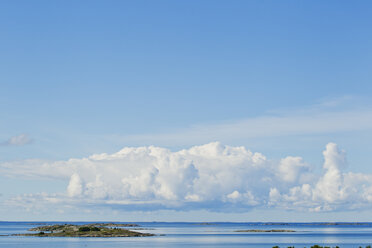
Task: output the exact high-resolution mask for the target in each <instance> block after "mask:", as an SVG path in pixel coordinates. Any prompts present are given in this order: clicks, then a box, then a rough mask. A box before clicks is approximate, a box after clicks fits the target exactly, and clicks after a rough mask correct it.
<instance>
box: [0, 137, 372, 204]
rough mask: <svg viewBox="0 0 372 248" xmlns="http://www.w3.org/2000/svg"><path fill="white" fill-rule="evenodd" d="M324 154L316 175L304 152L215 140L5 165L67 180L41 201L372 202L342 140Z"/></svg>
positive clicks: (0, 168)
mask: <svg viewBox="0 0 372 248" xmlns="http://www.w3.org/2000/svg"><path fill="white" fill-rule="evenodd" d="M323 156H324V164H323V172H320V173H319V172H318V173H317V172H314V171H316V170H314V168H312V167H311V166H310V165H309V164H307V163H306V162H304V161H303V159H302V158H301V157H293V156H289V157H286V158H283V159H281V160H279V161H278V162H275V161H273V160H270V159H268V158H266V157H265V156H264V155H263V154H261V153H256V152H251V151H250V150H248V149H246V148H245V147H232V146H225V145H222V144H221V143H219V142H213V143H209V144H206V145H201V146H194V147H191V148H189V149H184V150H180V151H176V152H172V151H170V150H168V149H165V148H161V147H155V146H149V147H126V148H124V149H122V150H120V151H118V152H116V153H113V154H107V153H102V154H94V155H92V156H90V157H87V158H82V159H70V160H67V161H57V162H46V161H44V162H41V161H35V160H34V161H24V162H23V164H22V163H21V162H18V163H16V164H12V163H6V164H1V165H0V172H2V173H3V174H9V173H13V175H14V174H17V173H18V174H22V175H23V176H31V177H35V176H38V177H47V178H49V177H54V178H60V179H61V180H65V181H66V191H65V192H59V193H56V194H55V195H52V196H50V195H42V194H41V195H40V194H39V195H37V197H38V202H39V203H40V202H41V201H42V200H41V199H42V198H45V199H46V204H52V203H53V204H54V203H55V204H58V203H59V202H61V201H62V202H64V203H69V204H72V205H77V204H97V205H100V206H110V207H113V206H115V208H122V209H135V210H138V209H145V210H153V209H155V208H156V209H162V208H163V209H179V210H184V209H209V210H212V211H213V210H214V211H231V209H239V210H244V211H245V210H249V209H251V208H267V207H270V208H284V209H293V210H301V211H304V210H305V211H329V210H337V209H356V208H363V207H368V206H371V205H372V175H368V174H359V173H352V172H348V173H345V172H343V170H344V169H345V167H346V155H345V152H344V151H342V150H340V149H339V148H338V147H337V145H336V144H333V143H329V144H328V145H327V146H326V149H325V151H324V152H323ZM30 166H32V169H30V168H29V167H30ZM9 168H12V169H11V170H10V169H9ZM23 198H24V199H26V200H27V201H31V200H30V199H29V198H32V195H31V196H27V197H20V198H17V199H13V200H12V201H10V202H13V203H14V202H16V201H22V199H23Z"/></svg>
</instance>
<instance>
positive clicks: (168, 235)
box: [0, 222, 372, 248]
mask: <svg viewBox="0 0 372 248" xmlns="http://www.w3.org/2000/svg"><path fill="white" fill-rule="evenodd" d="M56 223H58V222H43V223H41V224H56ZM71 223H74V224H83V222H71ZM136 223H137V224H139V225H141V228H146V229H149V230H141V231H142V232H149V233H154V234H158V236H154V237H133V238H56V237H54V238H51V237H50V238H48V237H19V236H0V247H4V248H5V247H7V248H8V247H9V248H15V247H20V248H21V247H22V248H23V247H24V248H31V247H32V248H34V247H35V248H36V247H37V248H50V247H53V248H54V247H55V248H62V247H63V248H78V247H79V248H80V247H91V248H98V247H100V248H118V247H154V248H156V247H165V248H168V247H252V248H253V247H254V248H261V247H272V246H274V245H279V246H280V247H287V246H289V245H291V246H293V245H294V246H295V247H305V246H306V247H310V246H311V245H314V244H319V245H328V246H336V245H338V246H340V247H359V246H362V247H365V246H366V245H372V223H363V225H358V226H355V225H337V226H324V225H318V224H312V223H291V224H288V225H279V224H268V223H213V224H212V225H201V224H198V223H163V222H155V223H154V222H136ZM38 225H39V223H37V224H36V223H35V222H33V223H31V222H0V235H8V234H14V233H25V232H27V229H29V228H32V227H35V226H38ZM242 229H291V230H295V231H296V232H294V233H237V232H234V231H235V230H242ZM161 234H164V235H165V236H159V235H161Z"/></svg>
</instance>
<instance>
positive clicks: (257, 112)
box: [0, 0, 372, 221]
mask: <svg viewBox="0 0 372 248" xmlns="http://www.w3.org/2000/svg"><path fill="white" fill-rule="evenodd" d="M371 12H372V3H371V2H370V1H362V0H361V1H333V0H329V1H290V0H285V1H258V0H257V1H254V0H252V1H238V0H236V1H220V0H218V1H215V0H214V1H208V0H205V1H163V0H159V1H141V0H139V1H113V0H108V1H91V0H90V1H84V0H81V1H69V0H67V1H47V0H45V1H42V0H34V1H23V0H17V1H10V0H4V1H1V2H0V37H1V39H0V120H1V121H0V216H1V217H0V221H1V220H17V221H21V220H30V221H32V220H62V221H63V220H88V221H89V220H91V221H95V220H103V221H107V220H113V221H115V220H116V221H372V213H371V212H370V211H368V209H370V208H371V207H372V165H371V159H370V157H369V156H370V154H372V146H371V145H370V141H371V139H372V100H371V97H372V82H371V78H372V70H371V68H372V32H370V27H371V26H372V15H371Z"/></svg>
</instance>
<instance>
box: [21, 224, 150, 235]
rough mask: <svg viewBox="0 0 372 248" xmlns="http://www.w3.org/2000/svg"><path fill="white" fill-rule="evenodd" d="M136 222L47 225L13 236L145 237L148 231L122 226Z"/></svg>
mask: <svg viewBox="0 0 372 248" xmlns="http://www.w3.org/2000/svg"><path fill="white" fill-rule="evenodd" d="M137 226H138V225H136V224H115V223H95V224H86V225H73V224H63V225H48V226H39V227H34V228H31V229H29V231H33V232H35V233H24V234H14V235H15V236H38V237H146V236H154V234H150V233H142V232H135V231H131V230H128V229H125V228H123V227H137Z"/></svg>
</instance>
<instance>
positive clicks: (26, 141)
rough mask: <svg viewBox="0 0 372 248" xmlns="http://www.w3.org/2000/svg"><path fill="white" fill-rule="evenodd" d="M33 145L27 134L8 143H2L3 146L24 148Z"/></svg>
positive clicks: (13, 138)
mask: <svg viewBox="0 0 372 248" xmlns="http://www.w3.org/2000/svg"><path fill="white" fill-rule="evenodd" d="M30 143H32V139H31V138H30V136H29V135H27V134H20V135H17V136H13V137H10V138H9V139H8V140H7V141H5V142H2V143H0V145H2V146H23V145H27V144H30Z"/></svg>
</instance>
